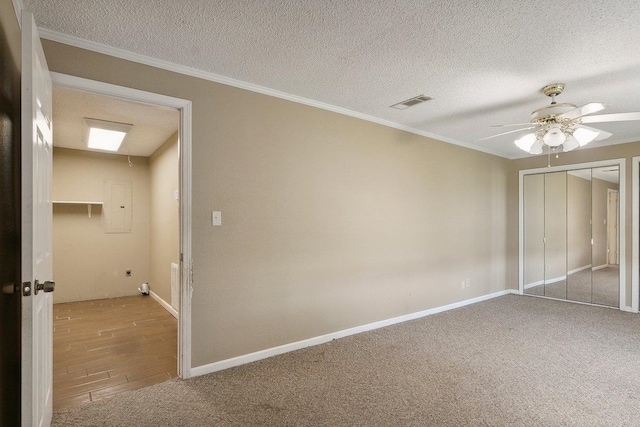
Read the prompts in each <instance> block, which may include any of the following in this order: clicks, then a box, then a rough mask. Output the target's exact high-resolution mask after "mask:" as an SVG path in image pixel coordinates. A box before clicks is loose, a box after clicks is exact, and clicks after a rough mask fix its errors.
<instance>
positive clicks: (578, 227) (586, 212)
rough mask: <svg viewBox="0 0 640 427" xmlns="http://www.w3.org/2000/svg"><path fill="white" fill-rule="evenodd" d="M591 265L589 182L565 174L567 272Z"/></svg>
mask: <svg viewBox="0 0 640 427" xmlns="http://www.w3.org/2000/svg"><path fill="white" fill-rule="evenodd" d="M590 265H591V180H589V179H585V178H581V177H578V176H575V175H572V174H570V173H567V272H569V271H574V270H577V269H580V268H584V267H587V266H590Z"/></svg>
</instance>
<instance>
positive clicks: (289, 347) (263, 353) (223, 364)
mask: <svg viewBox="0 0 640 427" xmlns="http://www.w3.org/2000/svg"><path fill="white" fill-rule="evenodd" d="M517 293H518V291H517V290H515V289H505V290H504V291H499V292H494V293H491V294H488V295H483V296H480V297H476V298H471V299H468V300H464V301H460V302H455V303H453V304H448V305H444V306H441V307H435V308H430V309H428V310H423V311H418V312H416V313H410V314H405V315H404V316H398V317H394V318H391V319H387V320H381V321H379V322H373V323H369V324H367V325H362V326H356V327H355V328H349V329H344V330H342V331H337V332H332V333H330V334H326V335H321V336H318V337H314V338H309V339H306V340H302V341H297V342H293V343H289V344H284V345H281V346H278V347H272V348H268V349H265V350H260V351H256V352H255V353H249V354H245V355H242V356H237V357H232V358H231V359H226V360H221V361H219V362H214V363H209V364H207V365H202V366H196V367H195V368H191V376H192V377H197V376H200V375H206V374H210V373H212V372H217V371H222V370H224V369H229V368H233V367H234V366H239V365H244V364H245V363H251V362H255V361H257V360H262V359H266V358H268V357H272V356H277V355H279V354H283V353H288V352H290V351H294V350H300V349H302V348H306V347H311V346H314V345H318V344H324V343H326V342H329V341H331V340H334V339H338V338H344V337H347V336H349V335H355V334H359V333H361V332H367V331H371V330H374V329H379V328H384V327H385V326H390V325H395V324H396V323H402V322H406V321H408V320H413V319H419V318H421V317H425V316H429V315H431V314H436V313H441V312H443V311H448V310H453V309H454V308H459V307H464V306H465V305H469V304H475V303H477V302H481V301H486V300H489V299H492V298H497V297H501V296H503V295H507V294H517Z"/></svg>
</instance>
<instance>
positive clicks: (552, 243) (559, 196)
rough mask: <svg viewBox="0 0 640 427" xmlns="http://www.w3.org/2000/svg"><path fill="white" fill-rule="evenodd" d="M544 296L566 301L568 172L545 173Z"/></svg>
mask: <svg viewBox="0 0 640 427" xmlns="http://www.w3.org/2000/svg"><path fill="white" fill-rule="evenodd" d="M544 239H545V245H544V295H545V296H547V297H551V298H561V299H566V298H567V280H566V277H567V276H566V274H567V173H566V172H565V171H562V172H553V173H546V174H544Z"/></svg>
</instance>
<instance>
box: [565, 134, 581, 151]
mask: <svg viewBox="0 0 640 427" xmlns="http://www.w3.org/2000/svg"><path fill="white" fill-rule="evenodd" d="M579 146H580V142H578V140H577V139H575V138H574V136H573V135H567V140H566V141H565V142H564V144H562V151H564V152H565V153H566V152H567V151H571V150H575V149H576V148H578V147H579Z"/></svg>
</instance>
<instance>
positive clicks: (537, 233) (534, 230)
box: [523, 174, 545, 286]
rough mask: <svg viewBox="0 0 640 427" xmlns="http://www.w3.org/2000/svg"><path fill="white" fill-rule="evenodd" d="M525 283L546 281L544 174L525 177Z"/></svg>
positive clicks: (533, 283) (535, 283) (533, 284)
mask: <svg viewBox="0 0 640 427" xmlns="http://www.w3.org/2000/svg"><path fill="white" fill-rule="evenodd" d="M523 192H524V194H523V204H524V285H525V286H527V285H529V286H535V285H540V284H542V283H543V282H544V272H545V269H544V174H535V175H527V176H525V177H523Z"/></svg>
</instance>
